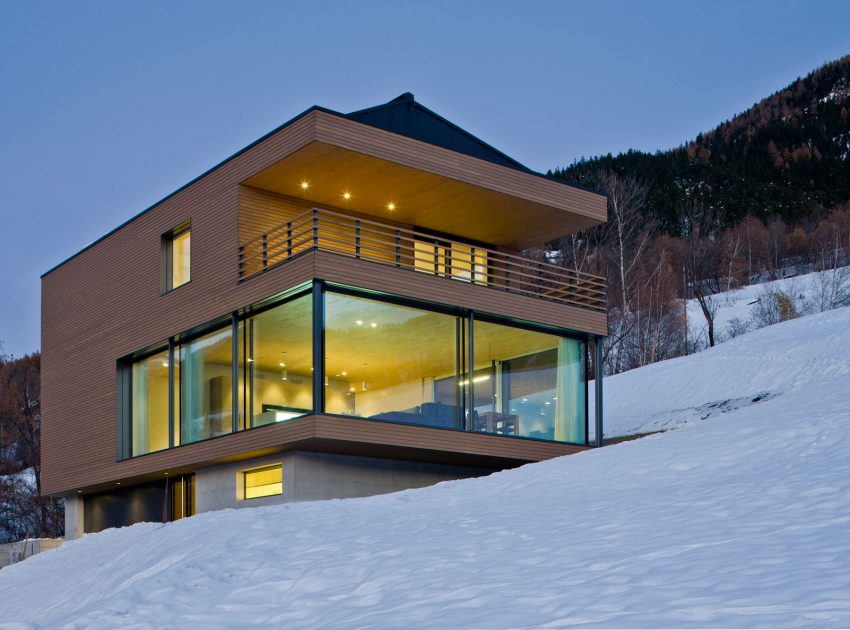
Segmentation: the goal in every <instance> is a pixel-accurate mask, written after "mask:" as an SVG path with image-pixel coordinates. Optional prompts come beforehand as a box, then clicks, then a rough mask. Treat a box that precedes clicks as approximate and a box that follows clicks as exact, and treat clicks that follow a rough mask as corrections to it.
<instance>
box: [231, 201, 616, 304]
mask: <svg viewBox="0 0 850 630" xmlns="http://www.w3.org/2000/svg"><path fill="white" fill-rule="evenodd" d="M309 250H321V251H325V252H333V253H335V254H342V255H344V256H348V257H350V258H356V259H360V260H367V261H370V262H374V263H379V264H382V265H388V266H392V267H398V268H403V269H411V270H413V271H417V272H420V273H426V274H430V275H436V276H441V277H445V278H447V279H451V280H455V281H460V282H467V283H472V284H478V285H483V286H488V287H492V288H495V289H500V290H503V291H509V292H511V293H517V294H521V295H529V296H532V297H536V298H544V299H547V300H553V301H555V302H562V303H565V304H571V305H573V306H577V307H579V308H585V309H590V310H593V311H601V312H604V311H605V290H606V283H605V279H604V278H602V277H600V276H595V275H591V274H587V273H583V272H580V271H575V270H571V269H565V268H563V267H559V266H557V265H553V264H551V263H548V262H544V261H538V260H533V259H530V258H524V257H522V256H515V255H513V254H506V253H504V252H498V251H495V250H493V249H487V248H484V247H478V246H474V245H470V244H469V243H462V242H460V241H453V240H449V239H444V238H440V237H435V236H434V235H433V234H425V233H422V232H417V231H415V230H408V229H404V228H398V227H395V226H392V225H387V224H384V223H379V222H377V221H372V220H369V219H361V218H356V217H352V216H349V215H346V214H342V213H339V212H334V211H331V210H322V209H318V208H314V209H312V210H308V211H306V212H304V213H302V214H299V215H297V216H295V217H293V218H292V219H291V220H290V221H287V222H286V223H282V224H281V225H278V226H277V227H275V228H272V229H271V230H269V231H268V232H266V233H264V234H261V235H260V236H257V237H256V238H253V239H251V240H250V241H248V242H246V243H244V244H243V245H242V246H241V247H240V248H239V276H240V278H241V279H247V278H251V277H253V276H256V275H258V274H261V273H263V272H265V271H268V270H269V269H271V268H273V267H276V266H278V265H280V264H282V263H284V262H286V261H288V260H290V259H292V258H294V257H295V256H298V255H299V254H301V253H303V252H305V251H309Z"/></svg>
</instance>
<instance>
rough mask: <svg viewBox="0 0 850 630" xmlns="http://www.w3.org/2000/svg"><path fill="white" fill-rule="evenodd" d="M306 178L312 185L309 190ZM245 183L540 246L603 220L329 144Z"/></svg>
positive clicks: (475, 236)
mask: <svg viewBox="0 0 850 630" xmlns="http://www.w3.org/2000/svg"><path fill="white" fill-rule="evenodd" d="M303 182H306V183H307V184H308V185H309V188H307V189H304V188H302V183H303ZM242 183H243V184H246V185H248V186H253V187H255V188H261V189H265V190H269V191H273V192H276V193H280V194H283V195H288V196H291V197H297V198H301V199H305V200H306V201H309V202H312V203H315V204H316V205H317V207H327V206H331V207H342V208H347V209H350V210H352V211H354V212H358V213H363V214H369V215H373V216H376V217H380V218H384V219H389V220H391V221H394V222H400V223H404V224H408V225H412V226H418V227H422V228H426V229H428V230H433V231H437V232H443V233H446V234H453V235H457V236H460V237H463V238H465V239H470V240H473V241H479V242H483V243H489V244H492V245H499V246H504V247H509V248H513V249H522V248H526V247H531V246H535V245H540V244H542V243H544V242H546V241H548V240H552V239H555V238H558V237H560V236H563V235H565V234H568V233H570V232H572V231H574V230H577V229H580V228H582V227H588V226H590V225H594V224H595V223H597V222H596V221H594V220H592V219H589V218H587V217H582V216H580V215H577V214H573V213H570V212H568V211H565V210H561V209H558V208H552V207H550V206H546V205H544V204H540V203H536V202H531V201H527V200H524V199H520V198H517V197H512V196H510V195H506V194H503V193H499V192H495V191H492V190H488V189H486V188H481V187H479V186H474V185H472V184H467V183H465V182H460V181H457V180H454V179H449V178H447V177H442V176H439V175H434V174H432V173H428V172H425V171H421V170H418V169H414V168H411V167H408V166H404V165H401V164H396V163H394V162H389V161H386V160H382V159H380V158H375V157H372V156H369V155H365V154H363V153H358V152H356V151H350V150H348V149H343V148H340V147H336V146H333V145H330V144H326V143H323V142H312V143H310V144H308V145H306V146H305V147H304V148H302V149H300V150H299V151H297V152H295V153H294V154H292V155H290V156H288V157H287V158H286V159H284V160H281V161H280V162H277V163H276V164H274V165H272V166H270V167H268V168H267V169H265V170H263V171H261V172H260V173H257V174H256V175H254V176H252V177H250V178H249V179H247V180H245V181H244V182H242ZM345 193H348V194H349V195H350V198H349V199H345V198H344V196H343V195H344V194H345ZM389 204H393V205H394V208H393V209H390V208H389V207H388V206H389Z"/></svg>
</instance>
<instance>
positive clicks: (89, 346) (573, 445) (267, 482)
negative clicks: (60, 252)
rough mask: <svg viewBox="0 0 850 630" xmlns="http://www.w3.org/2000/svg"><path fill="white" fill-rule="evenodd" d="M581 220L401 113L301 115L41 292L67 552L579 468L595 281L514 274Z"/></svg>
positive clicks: (582, 211) (465, 139) (575, 205)
mask: <svg viewBox="0 0 850 630" xmlns="http://www.w3.org/2000/svg"><path fill="white" fill-rule="evenodd" d="M605 219H606V200H605V197H604V196H602V195H600V194H598V193H596V192H593V191H590V190H585V189H582V188H578V187H574V186H570V185H567V184H565V183H564V182H562V181H556V180H553V179H550V178H548V177H546V176H543V175H540V174H538V173H534V172H532V171H530V170H529V169H527V168H525V167H523V166H522V165H521V164H519V163H517V162H516V161H514V160H512V159H511V158H509V157H508V156H506V155H504V154H502V153H500V152H499V151H497V150H495V149H494V148H492V147H490V146H489V145H487V144H485V143H483V142H482V141H480V140H478V139H477V138H475V137H474V136H472V135H470V134H469V133H467V132H465V131H464V130H462V129H460V128H458V127H457V126H455V125H453V124H452V123H450V122H448V121H447V120H445V119H443V118H441V117H440V116H438V115H437V114H435V113H433V112H431V111H430V110H428V109H426V108H425V107H423V106H422V105H420V104H418V103H417V102H416V101H415V100H414V99H413V96H412V95H410V94H404V95H402V96H401V97H399V98H397V99H395V100H393V101H391V102H389V103H387V104H385V105H380V106H378V107H373V108H370V109H366V110H363V111H358V112H354V113H352V114H340V113H338V112H334V111H330V110H327V109H323V108H320V107H313V108H311V109H309V110H307V111H306V112H304V113H303V114H301V115H299V116H297V117H296V118H294V119H292V120H291V121H289V122H287V123H286V124H284V125H283V126H281V127H279V128H278V129H276V130H274V131H273V132H271V133H269V134H268V135H266V136H265V137H263V138H261V139H260V140H258V141H256V142H255V143H253V144H252V145H250V146H249V147H247V148H245V149H243V150H242V151H240V152H239V153H237V154H236V155H234V156H232V157H230V158H228V159H227V160H225V161H224V162H222V163H221V164H219V165H218V166H216V167H214V168H213V169H211V170H210V171H208V172H206V173H204V174H203V175H202V176H200V177H198V178H197V179H195V180H194V181H192V182H190V183H188V184H186V185H185V186H184V187H182V188H181V189H180V190H178V191H176V192H175V193H173V194H171V195H170V196H168V197H166V198H165V199H163V200H162V201H160V202H158V203H157V204H155V205H154V206H152V207H151V208H148V209H147V210H145V211H144V212H142V213H141V214H139V215H137V216H136V217H134V218H133V219H131V220H130V221H128V222H127V223H125V224H123V225H121V226H120V227H118V228H117V229H115V230H113V231H112V232H110V233H109V234H107V235H106V236H104V237H103V238H101V239H100V240H98V241H97V242H95V243H93V244H92V245H90V246H88V247H87V248H85V249H84V250H82V251H81V252H79V253H78V254H76V255H74V256H73V257H72V258H70V259H69V260H66V261H65V262H63V263H62V264H60V265H59V266H57V267H55V268H54V269H51V270H50V271H48V272H47V273H46V274H44V276H43V278H42V351H43V358H42V361H43V363H42V366H43V376H42V379H43V403H42V404H43V423H42V442H43V446H42V455H43V462H42V479H43V491H44V492H45V493H47V494H51V495H56V496H63V497H65V499H66V520H67V535H68V536H69V537H73V536H76V535H79V534H80V533H81V532H83V531H98V530H100V529H103V528H105V527H109V526H116V525H123V524H129V523H133V522H137V521H141V520H154V521H162V520H170V519H175V518H180V517H181V516H185V515H189V514H192V513H194V512H200V511H205V510H211V509H218V508H223V507H238V506H243V505H262V504H267V503H274V502H281V501H293V500H309V499H319V498H330V497H351V496H363V495H368V494H375V493H380V492H388V491H392V490H396V489H401V488H407V487H414V486H421V485H426V484H429V483H434V482H436V481H439V480H443V479H452V478H458V477H464V476H474V475H480V474H485V473H487V472H490V471H493V470H498V469H503V468H506V467H512V466H518V465H521V464H523V463H526V462H533V461H538V460H542V459H546V458H551V457H555V456H559V455H567V454H571V453H576V452H579V451H581V450H583V449H586V448H589V447H591V444H590V442H589V440H588V435H589V431H588V429H589V426H588V423H589V418H588V405H587V400H588V365H589V364H590V361H589V353H590V352H591V349H592V348H595V347H598V344H597V343H596V341H597V339H599V338H600V337H601V336H604V335H605V334H606V325H607V322H606V313H605V281H604V279H603V278H599V277H596V276H591V275H587V274H584V273H579V272H577V271H573V270H569V269H565V268H563V267H561V266H558V265H555V264H552V263H551V262H550V261H547V260H546V259H545V257H543V256H524V255H523V254H522V253H521V252H523V251H525V250H528V249H530V248H533V247H535V246H541V245H542V244H543V243H545V242H547V241H550V240H552V239H555V238H557V237H561V236H564V235H565V234H568V233H570V232H573V231H575V230H578V229H581V228H585V227H588V226H593V225H597V224H599V223H601V222H603V221H605ZM599 381H600V379H596V382H597V383H599ZM596 396H597V400H598V401H600V402H601V389H600V386H599V385H597V387H596ZM594 422H595V424H596V435H601V404H597V405H596V415H595V418H594Z"/></svg>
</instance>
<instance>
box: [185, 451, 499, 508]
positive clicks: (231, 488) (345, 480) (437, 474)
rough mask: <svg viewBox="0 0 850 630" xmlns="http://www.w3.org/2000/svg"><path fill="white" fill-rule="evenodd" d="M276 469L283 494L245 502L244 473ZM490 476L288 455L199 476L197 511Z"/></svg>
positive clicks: (349, 458)
mask: <svg viewBox="0 0 850 630" xmlns="http://www.w3.org/2000/svg"><path fill="white" fill-rule="evenodd" d="M272 464H282V466H283V494H281V495H278V496H272V497H263V498H259V499H241V498H240V497H241V494H242V492H241V484H242V483H243V481H242V472H243V471H245V470H250V469H252V468H258V467H262V466H269V465H272ZM490 472H493V471H490V470H483V469H480V468H469V467H464V466H446V465H441V464H428V463H420V462H407V461H399V460H392V459H377V458H372V457H357V456H352V455H331V454H327V453H310V452H293V453H283V454H280V455H277V456H271V457H263V458H258V459H252V460H247V461H243V462H238V463H234V464H226V465H223V466H216V467H214V468H205V469H203V470H199V471H197V472H196V473H195V507H196V511H197V512H207V511H210V510H221V509H225V508H241V507H255V506H260V505H276V504H279V503H287V502H290V501H315V500H320V499H347V498H354V497H365V496H372V495H376V494H386V493H388V492H396V491H398V490H406V489H409V488H420V487H423V486H430V485H433V484H435V483H438V482H440V481H447V480H450V479H462V478H466V477H479V476H481V475H486V474H489V473H490Z"/></svg>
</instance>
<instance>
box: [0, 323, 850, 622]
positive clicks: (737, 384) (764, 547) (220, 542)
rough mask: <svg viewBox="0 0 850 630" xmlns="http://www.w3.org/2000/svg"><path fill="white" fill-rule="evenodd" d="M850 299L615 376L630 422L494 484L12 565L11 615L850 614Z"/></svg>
mask: <svg viewBox="0 0 850 630" xmlns="http://www.w3.org/2000/svg"><path fill="white" fill-rule="evenodd" d="M848 383H850V309H847V308H845V309H839V310H834V311H830V312H826V313H822V314H819V315H813V316H810V317H806V318H802V319H796V320H792V321H788V322H785V323H783V324H779V325H776V326H771V327H768V328H763V329H760V330H757V331H755V332H753V333H749V334H746V335H743V336H740V337H736V338H735V339H732V340H731V341H728V342H726V343H723V344H721V345H719V346H717V347H715V348H713V349H712V350H709V351H705V352H703V353H701V354H698V355H692V356H689V357H683V358H680V359H675V360H672V361H668V362H665V363H660V364H656V365H652V366H649V367H646V368H642V369H639V370H634V371H632V372H628V373H625V374H621V375H619V376H616V377H614V378H611V379H608V380H606V399H607V403H606V411H607V414H606V415H607V423H608V426H609V427H610V428H614V429H616V430H617V432H621V431H642V430H652V429H662V428H670V427H673V426H676V427H680V428H679V429H678V430H675V431H668V432H665V433H660V434H657V435H653V436H650V437H647V438H644V439H641V440H636V441H632V442H626V443H622V444H618V445H615V446H610V447H607V448H604V449H601V450H594V451H590V452H586V453H582V454H579V455H575V456H570V457H564V458H560V459H556V460H551V461H548V462H543V463H540V464H534V465H529V466H524V467H522V468H519V469H516V470H512V471H507V472H503V473H499V474H495V475H491V476H489V477H486V478H481V479H473V480H465V481H457V482H449V483H443V484H439V485H437V486H434V487H431V488H425V489H420V490H412V491H407V492H400V493H397V494H392V495H385V496H381V497H372V498H367V499H352V500H344V501H326V502H316V503H302V504H288V505H284V506H278V507H270V508H256V509H244V510H236V511H224V512H217V513H207V514H201V515H199V516H195V517H192V518H190V519H184V520H181V521H177V522H175V523H171V524H168V525H162V524H141V525H136V526H134V527H129V528H124V529H119V530H110V531H106V532H103V533H100V534H95V535H89V536H85V537H83V538H82V539H80V540H78V541H73V542H70V543H68V544H66V545H64V546H63V547H61V548H60V549H58V550H56V551H51V552H47V553H44V554H41V555H38V556H35V557H34V558H31V559H29V560H26V561H25V562H22V563H20V564H18V565H14V566H11V567H8V568H6V569H3V570H0V619H2V620H4V621H6V622H9V624H10V625H9V626H7V627H15V628H27V627H32V626H36V627H37V626H49V627H57V626H62V625H67V626H71V627H98V628H101V627H122V626H133V627H148V626H160V625H165V626H198V627H204V628H225V627H246V626H251V625H255V624H256V625H259V624H274V625H278V626H281V627H321V628H343V627H346V628H347V627H358V628H370V627H377V628H384V627H415V628H440V629H444V628H469V627H476V628H481V627H486V628H502V627H504V628H507V627H565V626H570V627H612V626H616V627H655V628H657V627H707V626H711V627H718V626H735V627H749V626H770V627H791V626H816V627H830V626H833V627H847V626H850V395H848V393H847V385H848Z"/></svg>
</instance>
